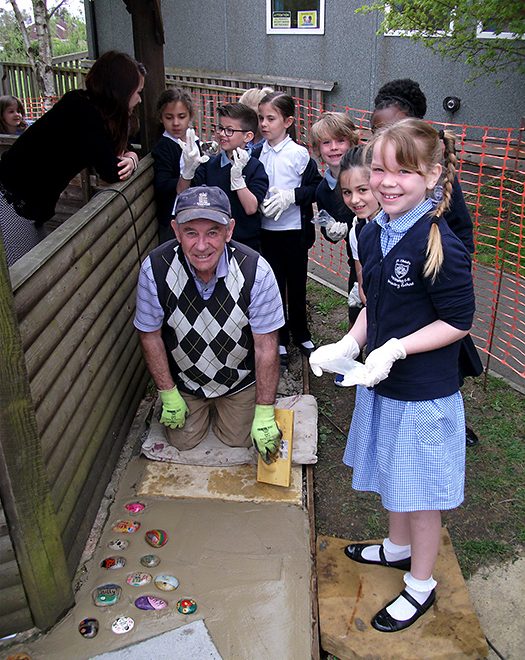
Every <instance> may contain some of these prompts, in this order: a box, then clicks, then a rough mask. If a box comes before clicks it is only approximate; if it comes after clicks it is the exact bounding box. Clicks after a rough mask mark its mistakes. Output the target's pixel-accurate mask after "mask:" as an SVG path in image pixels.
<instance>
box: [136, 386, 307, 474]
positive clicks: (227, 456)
mask: <svg viewBox="0 0 525 660" xmlns="http://www.w3.org/2000/svg"><path fill="white" fill-rule="evenodd" d="M276 407H277V408H285V409H288V410H293V411H294V436H293V437H294V446H293V457H292V461H293V465H310V464H313V463H317V402H316V400H315V397H313V396H311V395H308V394H302V395H296V396H288V397H283V398H282V399H278V400H277V403H276ZM159 413H160V404H159V402H157V405H156V407H155V411H154V413H153V418H152V422H151V427H150V430H149V433H148V436H147V438H146V440H145V442H144V443H143V445H142V453H143V454H144V456H146V457H147V458H149V459H151V460H153V461H165V462H168V463H181V464H183V465H209V466H224V465H244V464H255V463H257V454H256V452H255V450H254V449H253V448H252V447H249V448H244V447H228V446H227V445H225V444H224V443H223V442H221V441H220V440H219V439H218V438H217V436H216V435H215V434H214V433H213V432H212V431H211V430H210V431H208V435H207V436H206V437H205V438H204V440H203V441H202V442H201V443H199V444H198V445H197V447H195V448H194V449H190V450H188V451H183V452H180V451H179V450H178V449H176V448H175V447H172V446H171V445H170V444H168V441H167V440H166V434H165V433H164V427H163V426H162V425H161V424H160V423H159V422H158V418H159Z"/></svg>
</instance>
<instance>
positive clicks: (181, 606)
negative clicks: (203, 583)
mask: <svg viewBox="0 0 525 660" xmlns="http://www.w3.org/2000/svg"><path fill="white" fill-rule="evenodd" d="M177 610H178V611H179V612H180V613H181V614H193V612H196V611H197V603H196V602H195V601H194V600H193V598H181V599H180V600H179V601H177Z"/></svg>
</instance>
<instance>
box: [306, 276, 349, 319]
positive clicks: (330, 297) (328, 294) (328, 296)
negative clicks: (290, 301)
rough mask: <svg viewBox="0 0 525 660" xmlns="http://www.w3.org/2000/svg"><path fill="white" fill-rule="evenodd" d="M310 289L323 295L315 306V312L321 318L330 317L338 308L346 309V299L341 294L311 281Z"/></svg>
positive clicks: (309, 283)
mask: <svg viewBox="0 0 525 660" xmlns="http://www.w3.org/2000/svg"><path fill="white" fill-rule="evenodd" d="M308 289H309V290H310V291H312V290H314V291H316V292H317V293H318V294H322V295H319V296H318V299H317V301H316V302H315V304H314V307H315V311H316V312H317V313H318V314H320V315H321V316H328V315H329V314H330V312H332V311H333V310H334V309H337V308H346V304H347V303H346V298H345V297H344V296H342V295H341V294H340V293H337V292H336V291H332V289H329V288H328V287H325V286H323V285H322V284H318V283H317V282H313V281H310V280H309V281H308Z"/></svg>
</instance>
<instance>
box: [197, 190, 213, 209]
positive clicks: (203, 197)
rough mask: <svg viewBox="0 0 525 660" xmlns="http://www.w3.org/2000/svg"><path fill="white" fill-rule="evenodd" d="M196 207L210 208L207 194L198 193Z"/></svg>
mask: <svg viewBox="0 0 525 660" xmlns="http://www.w3.org/2000/svg"><path fill="white" fill-rule="evenodd" d="M197 206H210V203H209V202H208V193H205V192H203V193H199V199H198V201H197Z"/></svg>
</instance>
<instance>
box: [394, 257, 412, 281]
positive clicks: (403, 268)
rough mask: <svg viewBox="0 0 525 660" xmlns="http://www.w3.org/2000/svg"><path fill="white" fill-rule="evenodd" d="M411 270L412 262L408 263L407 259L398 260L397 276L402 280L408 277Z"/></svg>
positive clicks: (396, 265) (395, 271)
mask: <svg viewBox="0 0 525 660" xmlns="http://www.w3.org/2000/svg"><path fill="white" fill-rule="evenodd" d="M409 268H410V261H406V259H396V263H395V265H394V273H395V276H396V277H397V278H398V279H400V280H402V279H403V278H404V277H406V275H407V273H408V269H409Z"/></svg>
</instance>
